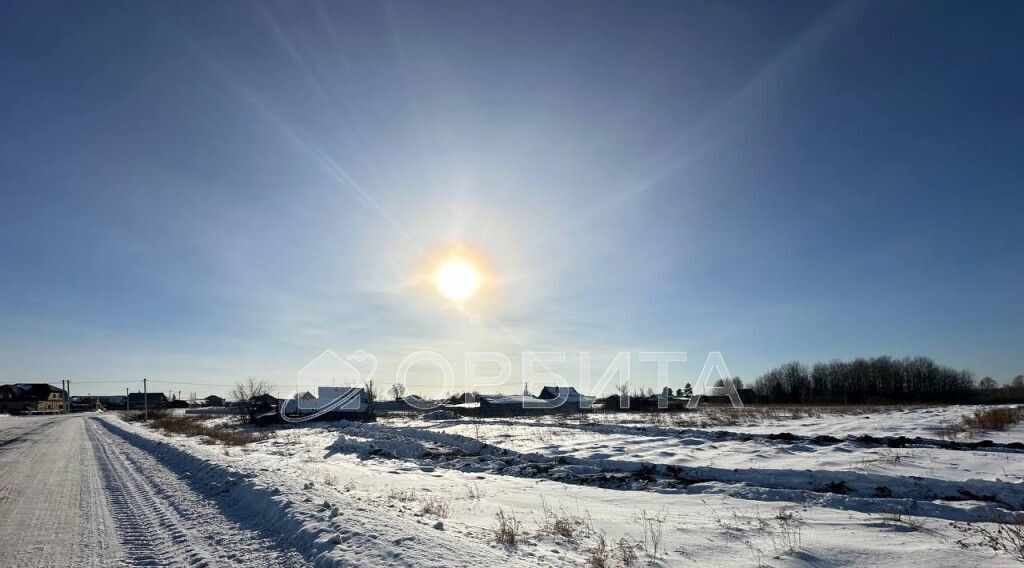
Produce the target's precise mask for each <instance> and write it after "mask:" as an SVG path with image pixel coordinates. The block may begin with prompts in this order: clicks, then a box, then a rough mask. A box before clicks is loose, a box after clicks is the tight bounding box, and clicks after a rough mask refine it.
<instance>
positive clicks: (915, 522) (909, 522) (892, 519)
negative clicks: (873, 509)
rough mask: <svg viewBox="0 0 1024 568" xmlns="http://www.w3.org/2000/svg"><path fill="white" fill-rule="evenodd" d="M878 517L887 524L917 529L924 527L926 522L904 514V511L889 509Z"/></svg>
mask: <svg viewBox="0 0 1024 568" xmlns="http://www.w3.org/2000/svg"><path fill="white" fill-rule="evenodd" d="M877 518H878V520H879V521H881V522H882V524H886V525H891V526H900V527H905V528H908V529H911V530H915V531H916V530H920V529H922V528H924V523H922V522H921V520H920V519H918V518H916V517H909V516H907V515H904V514H903V512H902V511H896V510H893V511H888V512H885V513H882V514H881V515H878V517H877Z"/></svg>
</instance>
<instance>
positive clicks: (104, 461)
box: [88, 420, 306, 567]
mask: <svg viewBox="0 0 1024 568" xmlns="http://www.w3.org/2000/svg"><path fill="white" fill-rule="evenodd" d="M88 434H89V438H90V440H91V441H92V443H93V445H94V446H95V447H96V448H97V456H98V458H99V464H100V470H101V473H102V476H103V479H104V483H105V487H106V490H107V493H108V496H109V500H110V504H111V508H112V512H113V514H114V520H115V522H116V524H117V527H118V533H119V535H120V537H121V542H122V546H123V548H124V550H125V556H126V557H125V563H126V564H127V565H129V566H182V565H188V566H200V567H202V566H224V565H231V566H267V565H288V566H301V565H305V564H306V562H305V560H304V559H303V558H302V557H301V555H299V554H298V553H297V552H295V551H288V550H283V549H280V548H278V547H277V546H276V545H275V543H273V542H272V541H270V540H269V539H266V538H263V537H261V536H260V535H259V534H258V533H257V532H256V531H253V530H250V529H246V528H244V527H242V526H240V525H238V524H237V523H234V522H232V521H230V520H228V519H226V518H225V517H223V515H221V514H220V513H219V511H218V509H217V505H216V504H215V503H214V502H212V501H210V500H209V499H206V498H204V497H203V496H201V495H199V494H197V493H196V492H195V491H193V490H192V489H191V488H190V487H189V486H188V484H187V483H186V482H184V481H183V480H181V479H180V478H178V476H177V475H175V474H174V473H173V472H171V471H169V470H167V469H166V468H165V467H163V466H162V465H160V464H159V463H158V462H157V460H155V459H154V458H152V456H149V455H148V454H146V453H144V452H142V451H141V450H138V449H137V448H135V447H133V446H131V445H130V444H128V443H127V442H125V441H124V440H122V439H120V438H118V437H116V436H111V435H109V434H108V433H107V432H105V431H104V430H102V429H100V428H99V427H97V426H96V425H95V424H94V423H93V421H91V420H90V421H89V424H88Z"/></svg>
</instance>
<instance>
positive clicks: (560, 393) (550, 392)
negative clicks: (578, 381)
mask: <svg viewBox="0 0 1024 568" xmlns="http://www.w3.org/2000/svg"><path fill="white" fill-rule="evenodd" d="M537 398H540V399H544V400H556V399H561V400H564V401H565V402H567V403H569V404H580V403H585V402H587V401H588V399H589V401H590V402H594V397H591V396H583V395H582V394H580V393H579V391H577V390H576V389H575V388H574V387H544V388H542V389H541V390H540V394H539V395H538V396H537Z"/></svg>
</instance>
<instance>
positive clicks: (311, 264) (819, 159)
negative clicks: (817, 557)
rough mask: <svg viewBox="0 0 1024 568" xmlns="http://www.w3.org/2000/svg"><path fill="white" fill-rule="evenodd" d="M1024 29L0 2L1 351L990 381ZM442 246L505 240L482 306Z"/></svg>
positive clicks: (25, 355) (289, 366)
mask: <svg viewBox="0 0 1024 568" xmlns="http://www.w3.org/2000/svg"><path fill="white" fill-rule="evenodd" d="M1022 24H1024V6H1021V4H1020V3H1015V2H986V3H964V2H927V3H925V2H917V3H913V2H878V3H829V2H817V1H815V2H786V3H750V2H744V3H739V2H735V3H733V2H703V3H688V2H673V3H662V2H645V3H640V4H637V3H626V2H621V3H606V2H580V3H570V2H547V3H537V2H508V3H499V2H463V3H447V2H429V3H427V2H423V3H405V2H393V3H370V2H351V3H335V2H326V1H324V2H312V3H306V2H299V3H288V4H287V5H286V4H284V3H271V2H264V3H262V4H261V3H258V2H222V3H208V2H173V3H165V4H160V3H148V2H147V3H140V2H123V3H117V2H109V3H102V4H98V5H92V6H85V5H82V4H81V3H72V4H68V5H66V6H58V5H57V4H56V3H37V2H7V3H5V4H4V5H3V7H0V46H2V49H0V73H2V76H3V84H4V87H3V88H2V89H0V103H2V104H0V113H3V125H4V126H3V128H2V129H0V171H3V189H2V192H3V203H4V206H3V207H2V208H0V251H2V266H3V274H4V276H3V278H2V279H0V373H2V375H3V377H2V378H4V379H8V380H13V379H33V378H34V379H50V380H53V381H59V380H60V379H61V378H72V379H73V380H77V381H81V384H82V387H81V389H82V390H89V391H92V392H106V391H111V392H120V390H122V389H123V388H125V386H129V387H132V388H134V386H135V384H134V383H130V384H129V383H126V382H123V381H129V380H134V379H136V378H138V377H142V376H148V377H151V378H159V379H163V380H165V381H168V382H166V383H162V384H160V386H159V387H158V388H162V389H165V390H167V389H170V390H182V391H192V390H196V391H202V392H205V391H207V390H212V391H219V390H223V387H222V386H221V385H226V384H230V383H231V382H233V381H235V380H237V379H240V378H243V377H246V376H250V375H257V376H261V377H267V378H269V379H271V380H273V381H275V382H278V383H283V384H287V383H288V382H289V381H292V380H294V377H295V374H296V372H297V370H298V369H301V368H302V367H303V366H304V365H305V364H306V363H307V362H308V361H310V360H311V359H313V358H315V357H316V356H317V355H319V354H320V353H322V352H323V351H324V350H326V349H332V350H335V351H337V352H339V353H348V352H351V351H354V350H355V349H365V350H367V351H371V352H374V353H376V354H379V356H380V357H381V358H382V373H383V377H384V378H385V379H386V377H387V374H388V373H392V374H393V372H394V366H395V365H396V364H397V359H398V358H400V357H401V356H402V354H405V353H409V352H412V351H416V350H420V349H430V350H436V351H439V352H442V353H445V354H446V355H455V354H458V353H461V352H462V351H465V350H497V351H501V352H504V353H508V354H509V355H510V356H511V357H512V358H513V359H516V358H518V353H519V352H521V351H522V350H524V349H525V350H540V351H548V350H568V351H570V353H572V352H576V351H580V350H586V351H592V352H594V353H595V361H602V360H605V359H607V358H609V357H610V356H611V355H612V354H614V353H615V352H618V351H620V350H632V351H634V352H635V351H639V350H682V351H686V352H688V354H689V361H688V362H687V363H686V364H684V365H681V366H680V367H679V369H678V375H679V376H680V377H686V378H692V377H695V376H696V374H697V373H698V372H699V370H700V366H701V363H702V362H703V361H704V358H705V356H706V355H707V353H708V352H709V351H720V352H722V354H723V356H724V358H725V360H726V361H727V363H728V364H729V368H730V370H731V371H732V372H733V373H734V374H738V375H740V376H742V377H744V378H753V377H754V376H756V375H757V374H759V373H761V372H763V371H764V370H766V369H767V368H769V367H771V366H774V365H777V364H780V363H783V362H786V361H789V360H793V359H800V360H804V361H814V360H824V359H832V358H847V357H853V356H861V355H865V356H867V355H878V354H891V355H894V356H904V355H927V356H931V357H933V358H935V359H936V360H938V361H939V362H942V363H946V364H949V365H953V366H956V367H967V368H970V369H973V370H974V371H975V372H977V373H978V374H979V375H981V376H984V375H991V376H994V377H996V378H998V379H999V380H1005V379H1006V378H1008V377H1011V376H1013V375H1016V374H1018V373H1021V372H1024V358H1022V355H1021V353H1022V351H1021V345H1022V344H1024V307H1022V306H1024V302H1022V297H1021V291H1022V282H1024V238H1022V231H1021V224H1020V219H1021V217H1022V213H1024V189H1022V188H1024V159H1022V158H1024V111H1022V108H1024V107H1022V106H1021V104H1020V100H1021V92H1022V87H1024V78H1022V73H1021V72H1020V70H1021V66H1020V61H1021V59H1022V57H1024V39H1022V38H1021V35H1020V29H1021V27H1022ZM453 242H457V243H462V244H464V245H467V246H470V247H472V248H473V249H474V250H476V251H478V253H479V254H480V255H481V256H482V257H484V258H486V261H487V263H488V264H489V265H490V266H491V267H492V271H493V281H492V282H491V283H490V284H489V285H488V290H487V301H486V302H481V304H480V305H477V306H473V307H472V308H471V309H461V310H460V309H456V308H455V307H454V306H452V305H451V304H450V302H447V301H445V300H444V299H443V298H441V297H439V296H438V295H437V294H436V291H434V290H431V289H429V288H430V287H429V286H425V285H424V283H423V282H422V281H420V280H418V279H417V275H418V274H419V272H418V271H420V270H421V267H422V264H423V262H424V259H425V258H427V257H429V256H430V255H431V251H435V250H437V249H438V248H443V247H445V246H447V244H448V243H453ZM570 357H571V355H570ZM603 358H604V359H603ZM634 374H635V375H636V378H637V380H638V381H645V380H648V379H649V378H650V377H653V368H650V369H644V368H642V367H639V368H636V369H635V370H634ZM420 380H421V381H423V382H422V384H420V385H418V386H419V387H421V388H423V389H424V390H429V389H430V387H431V384H432V383H431V380H432V379H431V378H430V376H429V374H425V375H423V376H422V377H421V379H420ZM99 381H109V382H99ZM172 382H173V383H175V384H173V385H172V384H171V383H172ZM204 385H209V386H208V387H207V386H204ZM76 390H78V389H76ZM79 392H81V391H79Z"/></svg>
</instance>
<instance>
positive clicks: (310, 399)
mask: <svg viewBox="0 0 1024 568" xmlns="http://www.w3.org/2000/svg"><path fill="white" fill-rule="evenodd" d="M291 400H293V401H297V404H298V405H299V411H316V409H317V408H318V407H319V405H320V401H319V400H317V398H316V397H315V396H313V393H311V392H309V391H306V392H304V393H296V394H295V396H293V397H292V398H291ZM295 404H296V402H292V405H293V406H294V405H295Z"/></svg>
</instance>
